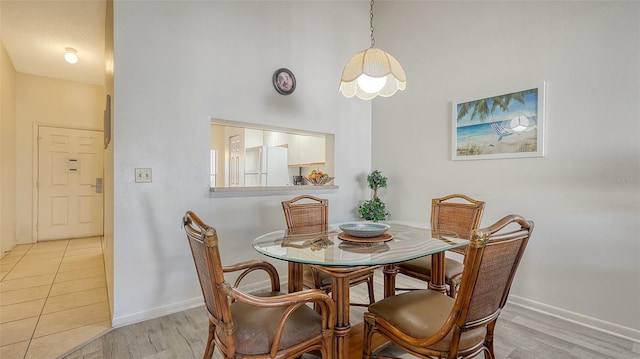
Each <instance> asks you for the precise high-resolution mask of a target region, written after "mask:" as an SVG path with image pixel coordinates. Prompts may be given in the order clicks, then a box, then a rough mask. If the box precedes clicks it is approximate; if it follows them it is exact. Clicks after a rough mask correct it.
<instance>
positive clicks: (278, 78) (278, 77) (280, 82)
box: [271, 67, 296, 95]
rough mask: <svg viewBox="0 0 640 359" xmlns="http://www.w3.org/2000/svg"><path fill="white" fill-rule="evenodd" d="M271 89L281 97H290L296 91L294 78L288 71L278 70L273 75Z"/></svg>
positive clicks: (284, 69)
mask: <svg viewBox="0 0 640 359" xmlns="http://www.w3.org/2000/svg"><path fill="white" fill-rule="evenodd" d="M271 80H272V82H273V87H274V88H275V89H276V91H278V93H279V94H281V95H290V94H292V93H293V91H295V89H296V77H295V76H294V75H293V72H291V71H290V70H289V69H286V68H284V67H283V68H279V69H277V70H276V71H275V72H274V73H273V77H272V79H271Z"/></svg>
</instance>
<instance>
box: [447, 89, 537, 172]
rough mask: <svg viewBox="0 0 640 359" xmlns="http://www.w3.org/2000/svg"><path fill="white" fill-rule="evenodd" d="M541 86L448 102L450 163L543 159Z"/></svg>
mask: <svg viewBox="0 0 640 359" xmlns="http://www.w3.org/2000/svg"><path fill="white" fill-rule="evenodd" d="M544 85H545V84H544V82H541V83H538V84H535V85H533V86H525V87H521V88H518V89H516V90H509V91H503V92H498V93H496V94H494V95H490V96H487V97H477V98H475V99H470V100H464V101H453V102H452V111H451V112H452V121H451V122H452V126H453V127H452V138H453V140H452V159H453V160H480V159H493V158H518V157H541V156H544Z"/></svg>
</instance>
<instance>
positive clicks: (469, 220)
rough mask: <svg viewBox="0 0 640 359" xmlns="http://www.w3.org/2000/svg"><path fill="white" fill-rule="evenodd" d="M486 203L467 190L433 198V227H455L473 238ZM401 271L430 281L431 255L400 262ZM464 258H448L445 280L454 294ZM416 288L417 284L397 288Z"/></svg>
mask: <svg viewBox="0 0 640 359" xmlns="http://www.w3.org/2000/svg"><path fill="white" fill-rule="evenodd" d="M484 205H485V203H484V202H483V201H477V200H475V199H473V198H471V197H468V196H465V195H463V194H451V195H448V196H445V197H441V198H434V199H432V200H431V228H432V229H434V230H437V231H451V232H455V233H457V234H458V236H459V237H460V238H464V239H469V238H470V237H471V232H472V231H473V230H474V229H476V228H478V226H479V225H480V219H481V218H482V212H483V211H484ZM465 250H466V248H465V247H462V248H456V249H453V250H452V251H453V252H457V253H459V254H462V255H464V252H465ZM396 268H397V269H398V273H401V274H405V275H408V276H410V277H413V278H416V279H420V280H423V281H425V282H429V281H430V280H431V256H426V257H421V258H418V259H414V260H411V261H407V262H403V263H398V264H397V265H396ZM462 269H463V265H462V262H460V261H458V260H456V259H453V258H448V257H447V258H445V282H446V284H447V285H448V292H447V294H449V296H450V297H452V298H453V297H455V296H456V290H457V288H458V286H459V285H460V279H461V277H462ZM396 289H397V290H413V288H396Z"/></svg>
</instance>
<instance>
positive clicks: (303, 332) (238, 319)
mask: <svg viewBox="0 0 640 359" xmlns="http://www.w3.org/2000/svg"><path fill="white" fill-rule="evenodd" d="M183 226H184V229H185V232H186V235H187V240H188V242H189V246H190V247H191V253H192V255H193V260H194V263H195V266H196V272H197V274H198V280H199V282H200V288H201V289H202V294H203V296H204V301H205V307H206V310H207V313H208V317H209V336H208V339H207V344H206V349H205V353H204V355H203V358H205V359H210V358H212V356H213V352H214V349H215V347H216V345H217V346H218V349H219V351H220V353H221V354H222V355H223V357H224V358H240V357H243V358H252V359H267V358H276V357H278V358H297V357H299V356H301V355H302V354H304V353H311V352H313V353H320V354H321V355H322V357H323V358H330V357H332V355H333V353H332V352H333V326H334V323H335V305H334V303H333V300H332V299H331V298H330V297H329V296H327V295H326V294H325V293H323V292H321V291H317V290H308V291H300V292H296V293H292V294H282V293H280V292H279V290H280V279H279V277H278V272H277V271H276V269H275V267H274V266H273V265H271V264H270V263H268V262H266V261H260V260H250V261H245V262H242V263H237V264H235V265H231V266H224V267H223V265H222V262H221V259H220V251H219V247H218V244H219V242H218V235H217V233H216V230H215V229H214V228H213V227H211V226H209V225H207V224H205V223H204V222H202V220H200V218H199V217H198V216H197V215H196V214H195V213H193V212H191V211H188V212H186V214H185V215H184V217H183ZM257 270H260V271H264V272H266V273H267V275H268V276H269V278H270V281H271V288H270V291H265V292H260V293H245V292H243V291H240V290H239V289H238V288H237V286H238V285H239V284H240V281H241V280H242V279H243V278H245V277H246V275H247V274H248V273H250V272H253V271H257ZM235 271H242V272H240V273H239V276H238V279H237V280H236V282H235V284H234V285H231V284H230V283H228V282H227V281H225V278H224V273H228V272H235ZM306 304H312V305H313V306H314V307H315V308H316V310H317V312H316V311H315V310H314V309H311V308H310V307H309V306H308V305H306Z"/></svg>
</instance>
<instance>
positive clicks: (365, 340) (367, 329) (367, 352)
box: [362, 313, 375, 359]
mask: <svg viewBox="0 0 640 359" xmlns="http://www.w3.org/2000/svg"><path fill="white" fill-rule="evenodd" d="M368 314H369V313H364V330H363V333H362V359H370V358H371V354H372V348H371V345H372V344H373V343H372V342H371V337H372V336H373V334H372V330H373V327H372V324H371V321H372V320H375V319H372V318H370V317H368V316H367V315H368Z"/></svg>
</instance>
